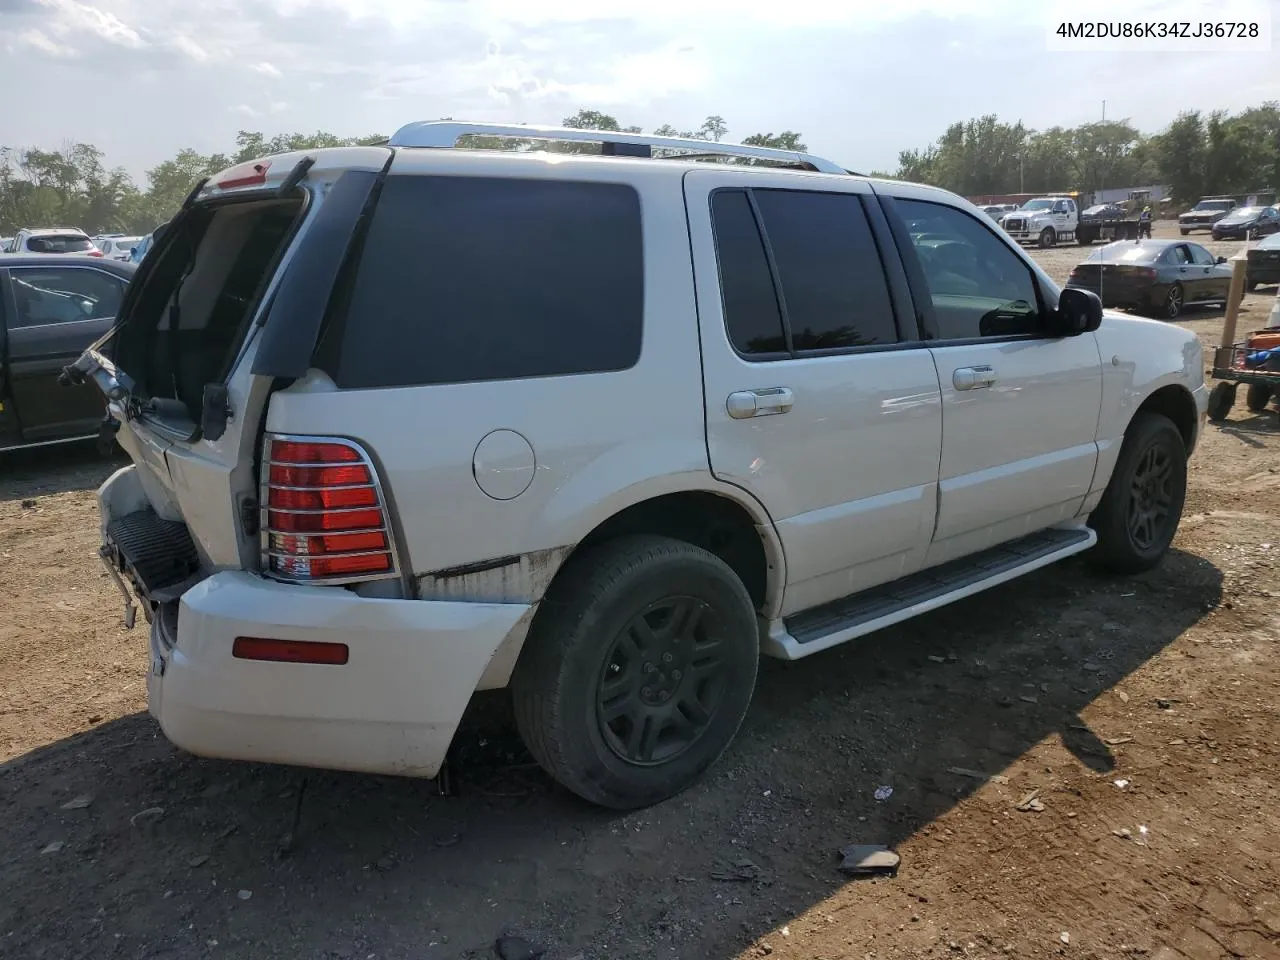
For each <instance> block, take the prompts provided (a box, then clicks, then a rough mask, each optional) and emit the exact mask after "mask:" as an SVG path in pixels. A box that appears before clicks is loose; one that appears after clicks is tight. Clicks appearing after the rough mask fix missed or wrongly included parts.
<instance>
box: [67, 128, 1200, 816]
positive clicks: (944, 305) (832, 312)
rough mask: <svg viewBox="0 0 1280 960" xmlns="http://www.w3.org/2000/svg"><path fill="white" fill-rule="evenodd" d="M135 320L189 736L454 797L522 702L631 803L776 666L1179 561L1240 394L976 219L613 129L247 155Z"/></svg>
mask: <svg viewBox="0 0 1280 960" xmlns="http://www.w3.org/2000/svg"><path fill="white" fill-rule="evenodd" d="M472 134H484V135H489V136H507V137H518V138H521V139H529V138H540V139H546V140H577V141H584V140H587V141H589V140H604V141H605V142H604V144H603V148H602V150H601V153H602V154H603V155H597V156H586V155H575V154H569V153H566V152H552V153H539V152H500V151H480V150H461V149H454V145H455V144H456V142H457V141H458V138H459V137H462V136H466V135H472ZM679 151H686V152H688V151H696V152H697V153H699V154H700V155H702V156H703V157H706V155H707V154H708V153H709V152H714V153H716V154H718V155H721V156H722V157H727V158H728V159H729V160H731V161H732V162H730V163H727V164H726V163H710V162H692V161H690V160H680V159H672V158H670V156H669V155H670V154H672V153H677V152H679ZM660 154H665V155H667V156H659V155H660ZM748 158H754V160H755V161H756V162H755V163H748V162H743V161H744V159H748ZM759 161H772V162H773V163H774V164H775V165H774V166H772V167H771V166H766V165H761V163H760V162H759ZM778 165H781V166H782V168H781V169H780V168H779V166H778ZM788 167H789V168H788ZM120 315H121V324H120V326H119V327H117V331H116V334H115V339H114V343H113V349H112V350H111V357H110V358H108V357H107V356H106V352H105V349H104V348H103V346H102V345H101V344H100V345H97V346H96V347H95V348H94V349H91V350H90V351H88V352H86V353H85V355H84V356H83V357H81V359H80V360H79V361H77V363H76V364H75V365H74V366H72V367H69V368H68V370H67V376H68V377H69V378H70V379H79V378H84V377H91V378H93V379H94V380H95V382H97V383H98V384H99V386H100V387H101V388H102V389H103V391H104V393H105V394H106V395H107V396H108V398H109V400H110V409H111V412H112V416H113V417H114V418H115V421H117V422H114V423H111V422H109V423H108V425H107V427H108V429H111V428H114V429H116V430H117V437H118V439H119V441H120V443H121V444H122V445H123V446H124V447H125V449H126V450H127V451H128V452H129V454H130V456H131V457H132V459H133V461H134V465H132V466H129V467H126V468H124V469H122V470H120V471H119V472H117V473H116V474H114V475H113V476H112V477H111V478H110V479H109V480H108V481H107V482H106V483H105V484H103V486H102V488H101V490H100V492H99V501H100V506H101V515H102V533H103V547H102V551H101V553H102V556H103V558H104V559H105V561H106V563H107V565H108V568H109V569H110V570H111V571H112V574H113V575H114V576H116V579H117V583H119V585H120V587H121V589H122V591H124V592H125V602H126V613H127V619H130V620H131V614H132V610H133V607H132V603H133V600H132V599H131V597H136V598H137V600H138V601H140V602H141V605H142V608H143V610H144V612H145V614H146V616H147V618H148V619H149V620H150V621H151V651H152V661H151V667H150V673H149V687H150V709H151V712H152V713H153V714H154V715H155V716H156V717H157V718H158V719H159V722H160V725H161V726H162V728H163V729H164V731H165V733H166V734H167V735H168V737H169V738H170V739H171V740H172V741H173V742H175V743H176V744H178V745H179V746H182V747H184V748H186V749H188V750H190V751H193V752H195V753H199V754H205V755H210V756H218V757H228V758H241V759H248V760H262V761H270V762H278V763H292V764H301V765H308V766H317V767H328V768H341V769H348V770H363V771H372V772H377V773H392V774H404V775H410V776H424V777H429V776H433V775H435V774H437V772H438V771H439V770H440V769H441V766H442V764H443V763H444V761H445V758H446V753H447V751H448V749H449V746H450V742H451V740H452V738H453V736H454V732H455V729H456V727H457V724H458V722H459V718H460V717H461V716H462V714H463V710H464V709H465V708H466V706H467V704H468V702H469V700H470V699H471V697H472V695H473V693H475V692H476V691H478V690H489V689H495V688H503V687H509V688H510V690H511V695H512V697H513V699H514V703H515V711H516V716H517V721H518V725H519V729H520V731H521V733H522V735H523V737H524V739H525V742H526V743H527V744H528V747H529V749H530V750H531V751H532V753H533V754H534V756H535V757H536V758H537V759H538V760H539V761H540V762H541V763H542V765H543V766H544V767H545V768H546V769H547V770H548V771H549V772H550V774H551V775H552V776H553V777H555V778H556V779H557V780H559V781H560V782H561V783H562V784H564V785H565V786H567V787H568V788H569V789H571V790H573V791H576V792H577V793H578V794H580V795H582V796H583V797H586V798H588V799H589V800H591V801H594V802H596V803H599V804H603V805H607V806H612V807H618V808H627V807H636V806H641V805H645V804H649V803H653V802H655V801H658V800H661V799H662V798H664V797H668V796H670V795H672V794H674V793H676V792H678V791H679V790H681V789H682V788H684V787H686V786H688V785H689V784H690V783H691V782H693V781H694V780H695V779H696V778H697V777H698V776H699V775H700V774H702V773H703V771H705V770H706V769H707V768H708V767H709V766H711V764H712V763H714V762H715V760H716V758H717V757H718V756H719V755H720V754H721V752H722V751H723V750H724V749H725V748H726V747H727V746H728V744H729V742H730V741H731V739H732V738H733V736H734V733H735V731H736V730H737V728H738V726H739V723H740V722H741V720H742V718H743V715H744V714H745V712H746V710H747V706H748V704H749V702H750V700H751V697H752V690H753V687H754V685H755V682H756V669H757V662H758V658H759V656H760V654H761V653H764V654H766V655H768V656H773V657H781V658H784V659H794V658H798V657H804V656H808V655H809V654H812V653H816V652H818V651H821V650H824V649H826V648H828V647H831V646H834V645H836V644H840V643H844V642H846V641H848V640H852V639H853V638H855V637H859V636H862V635H864V634H867V633H870V632H871V631H873V630H876V629H878V628H880V627H883V626H886V625H888V624H892V623H896V622H898V621H902V620H905V619H907V618H909V617H912V616H915V615H916V614H919V613H922V612H924V611H927V610H931V609H934V608H936V607H939V606H941V605H943V604H946V603H949V602H951V601H953V600H956V599H958V598H961V597H965V596H969V595H971V594H974V593H976V592H978V591H980V590H983V589H984V588H986V587H989V586H991V585H993V584H997V583H1001V582H1003V581H1006V580H1009V579H1011V578H1013V577H1016V576H1018V575H1020V574H1022V573H1026V572H1027V571H1030V570H1034V569H1036V568H1038V567H1042V566H1044V565H1046V564H1049V563H1052V562H1053V561H1055V560H1058V559H1060V558H1063V557H1067V556H1069V555H1071V554H1076V553H1082V552H1084V551H1089V556H1090V557H1091V558H1093V559H1095V560H1096V561H1097V563H1098V564H1100V565H1102V566H1104V567H1107V568H1110V569H1112V570H1116V571H1123V572H1132V571H1138V570H1143V569H1147V568H1149V567H1151V566H1152V565H1154V564H1155V563H1157V562H1158V561H1159V560H1160V558H1161V557H1162V556H1163V554H1164V553H1165V551H1166V550H1167V548H1168V546H1169V543H1170V541H1171V540H1172V539H1173V536H1174V533H1175V530H1176V527H1177V525H1178V521H1179V517H1180V513H1181V508H1182V503H1183V496H1184V491H1185V484H1186V471H1187V458H1188V456H1189V455H1190V453H1191V451H1192V449H1193V447H1194V446H1195V443H1196V439H1197V436H1198V434H1199V431H1200V429H1201V426H1202V422H1203V418H1204V411H1205V387H1204V383H1203V376H1202V374H1203V370H1202V358H1201V351H1200V346H1199V343H1198V341H1197V340H1196V338H1195V337H1194V336H1193V335H1192V334H1190V333H1188V332H1187V331H1185V330H1183V329H1180V328H1178V327H1174V326H1170V325H1166V324H1163V323H1158V322H1153V321H1146V320H1139V319H1134V318H1129V317H1124V316H1119V315H1108V316H1107V317H1106V318H1105V319H1103V316H1102V308H1101V305H1100V304H1099V302H1098V300H1097V299H1096V297H1094V296H1093V295H1092V294H1089V293H1086V292H1084V291H1075V290H1069V289H1068V290H1060V289H1059V287H1058V286H1057V285H1056V284H1054V283H1053V282H1052V281H1051V280H1050V279H1049V278H1048V277H1047V276H1045V275H1044V273H1043V272H1042V271H1041V270H1040V269H1039V268H1038V267H1037V266H1036V265H1035V263H1034V262H1033V261H1032V260H1031V259H1029V258H1028V257H1027V255H1026V254H1024V253H1023V252H1022V251H1021V250H1020V249H1019V248H1018V246H1017V244H1016V243H1015V242H1013V241H1012V240H1011V239H1010V238H1009V237H1007V236H1006V235H1004V234H1003V233H1002V231H1001V230H1000V229H999V228H997V227H996V226H995V224H993V223H991V221H990V220H989V219H988V218H987V217H986V216H984V215H983V214H982V213H981V211H979V210H978V208H976V207H974V206H973V205H972V204H970V203H968V202H967V201H965V200H963V199H961V198H959V197H956V196H954V195H953V194H950V193H946V192H944V191H942V190H937V189H933V188H929V187H923V186H914V185H910V184H905V183H898V182H891V181H880V180H871V179H867V178H864V177H860V176H856V175H850V174H849V173H848V172H846V171H844V170H842V169H841V168H840V167H838V166H837V165H835V164H833V163H830V162H828V161H825V160H822V159H820V158H816V157H812V156H808V155H802V154H796V153H788V152H784V151H773V150H767V149H761V148H752V147H738V146H732V145H725V144H709V143H704V142H701V141H693V142H690V141H681V140H672V139H662V138H647V137H643V136H640V135H628V134H614V133H602V132H598V131H582V130H554V129H546V128H531V127H523V126H520V127H499V126H489V125H482V124H472V125H467V124H458V123H452V122H450V123H443V122H442V123H422V124H411V125H409V126H407V127H404V128H403V129H401V130H400V131H399V132H397V133H396V134H395V136H394V137H392V138H391V140H390V141H389V143H388V144H387V145H386V146H376V147H360V148H335V149H326V150H316V151H312V152H309V153H306V154H302V153H297V154H285V155H281V156H275V157H271V158H269V159H264V160H261V161H256V162H254V163H249V164H245V165H243V166H240V167H236V168H233V169H231V170H228V171H226V172H225V173H223V174H220V175H218V176H216V177H214V178H212V179H211V180H210V181H208V182H207V183H205V184H203V185H202V186H200V187H198V188H197V189H196V190H195V191H194V192H193V193H192V195H191V197H190V198H189V200H188V202H187V203H186V204H185V205H184V207H183V209H182V211H181V212H180V213H179V214H178V215H177V216H176V217H175V219H174V220H173V221H172V222H171V223H170V224H169V225H168V227H167V228H166V229H165V230H164V232H163V235H162V236H160V237H159V239H157V241H156V245H155V248H154V250H153V251H152V252H151V254H149V255H148V257H147V258H146V260H145V261H144V263H143V265H142V267H141V269H140V270H139V271H138V274H137V278H136V279H135V281H134V282H133V284H132V285H131V286H130V289H129V293H128V297H127V299H126V301H125V304H124V306H123V307H122V310H121V314H120Z"/></svg>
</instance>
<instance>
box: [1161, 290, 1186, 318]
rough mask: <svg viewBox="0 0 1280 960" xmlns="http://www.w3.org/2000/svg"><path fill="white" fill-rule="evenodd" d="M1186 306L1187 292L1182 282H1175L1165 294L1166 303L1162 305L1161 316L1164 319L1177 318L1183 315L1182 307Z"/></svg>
mask: <svg viewBox="0 0 1280 960" xmlns="http://www.w3.org/2000/svg"><path fill="white" fill-rule="evenodd" d="M1185 306H1186V293H1185V292H1184V291H1183V289H1182V284H1180V283H1174V285H1173V286H1171V287H1170V288H1169V292H1168V293H1166V294H1165V295H1164V303H1163V304H1161V307H1160V317H1161V319H1164V320H1177V319H1178V317H1180V316H1182V309H1183V307H1185Z"/></svg>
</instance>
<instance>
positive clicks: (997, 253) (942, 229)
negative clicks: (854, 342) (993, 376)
mask: <svg viewBox="0 0 1280 960" xmlns="http://www.w3.org/2000/svg"><path fill="white" fill-rule="evenodd" d="M895 202H896V205H897V208H898V210H899V212H900V213H901V214H902V216H903V218H904V219H905V220H906V221H907V223H908V226H909V230H910V234H911V240H912V244H913V246H914V247H915V251H916V256H917V257H918V258H919V260H920V267H921V269H922V270H923V272H924V277H925V282H926V283H927V284H928V287H929V297H930V299H931V300H932V301H933V309H934V313H935V314H936V315H937V322H938V331H937V333H938V339H941V340H962V339H963V340H967V339H975V338H978V337H1003V336H1014V335H1019V334H1034V333H1039V332H1041V330H1042V329H1043V327H1042V322H1041V316H1040V307H1039V298H1038V296H1037V293H1036V283H1035V275H1034V274H1033V273H1032V271H1031V268H1030V267H1028V266H1027V265H1026V263H1024V262H1023V261H1022V259H1021V258H1020V257H1019V256H1018V255H1017V254H1015V253H1014V252H1013V251H1012V250H1010V249H1009V247H1008V246H1007V245H1006V244H1005V243H1004V242H1003V241H1002V240H1000V239H999V238H998V237H996V236H995V235H994V234H993V233H992V232H991V231H990V230H988V229H987V228H986V227H984V226H983V225H982V224H981V223H979V222H978V221H977V220H976V219H974V218H973V217H971V216H969V214H967V213H965V212H964V211H962V210H957V209H956V208H954V207H949V206H947V205H945V204H941V203H932V202H929V201H925V200H904V199H901V198H899V199H897V200H896V201H895Z"/></svg>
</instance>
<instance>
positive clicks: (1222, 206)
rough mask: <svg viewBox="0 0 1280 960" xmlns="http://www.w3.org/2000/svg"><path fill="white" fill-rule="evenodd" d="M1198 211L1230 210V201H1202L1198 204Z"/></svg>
mask: <svg viewBox="0 0 1280 960" xmlns="http://www.w3.org/2000/svg"><path fill="white" fill-rule="evenodd" d="M1195 208H1196V209H1197V210H1230V209H1231V201H1230V200H1201V201H1200V202H1199V203H1197V204H1196V207H1195Z"/></svg>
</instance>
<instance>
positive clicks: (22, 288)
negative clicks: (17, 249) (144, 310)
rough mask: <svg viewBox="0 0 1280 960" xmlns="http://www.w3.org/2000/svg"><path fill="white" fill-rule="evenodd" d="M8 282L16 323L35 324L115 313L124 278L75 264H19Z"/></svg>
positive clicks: (10, 273)
mask: <svg viewBox="0 0 1280 960" xmlns="http://www.w3.org/2000/svg"><path fill="white" fill-rule="evenodd" d="M9 282H10V284H11V285H12V287H13V296H14V300H15V301H16V302H17V312H16V314H15V317H14V320H15V326H19V327H36V326H43V325H44V324H50V323H73V322H75V321H77V320H105V319H109V318H111V317H114V316H115V315H116V312H117V311H118V310H119V309H120V300H121V298H122V296H123V293H124V281H122V280H117V279H116V278H115V277H109V276H107V275H106V274H105V273H102V272H100V271H98V270H90V269H86V268H76V267H66V268H62V267H47V268H46V267H16V268H14V269H12V270H10V271H9Z"/></svg>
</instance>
